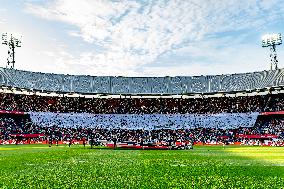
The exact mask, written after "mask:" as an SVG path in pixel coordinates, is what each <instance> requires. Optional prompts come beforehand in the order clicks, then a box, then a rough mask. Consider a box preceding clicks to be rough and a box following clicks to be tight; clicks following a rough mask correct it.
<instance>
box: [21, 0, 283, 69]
mask: <svg viewBox="0 0 284 189" xmlns="http://www.w3.org/2000/svg"><path fill="white" fill-rule="evenodd" d="M278 4H279V1H276V0H274V1H256V0H243V1H239V0H217V1H216V0H187V1H184V0H170V1H166V0H159V1H156V0H153V1H141V2H140V1H126V0H122V1H110V0H109V1H106V0H96V1H93V0H80V1H77V0H56V1H48V2H47V3H46V4H43V5H42V4H41V5H38V4H34V3H27V4H26V11H27V12H29V13H31V14H33V15H36V16H38V17H41V18H44V19H47V20H52V21H59V22H63V23H66V24H69V25H72V26H75V27H76V28H77V30H75V31H74V30H72V31H68V32H67V33H68V34H69V35H71V36H73V37H80V38H82V39H83V40H84V41H85V42H87V43H91V44H96V45H99V46H101V47H102V49H103V51H101V52H96V51H93V50H88V49H86V50H85V52H82V53H81V54H80V56H79V57H72V55H71V56H69V58H73V61H72V62H77V64H81V65H84V66H89V67H90V70H93V72H92V73H94V72H95V74H101V75H107V74H110V73H111V74H118V75H129V74H137V73H138V72H139V71H137V68H139V67H141V66H148V64H155V63H156V61H157V60H158V59H159V57H161V56H164V55H165V54H167V53H174V52H177V51H178V50H181V49H183V48H184V47H188V48H185V49H187V50H188V51H187V53H188V52H189V53H192V56H193V57H202V56H204V53H200V50H198V48H199V49H201V47H202V46H200V44H202V42H204V41H206V40H208V39H211V40H213V42H212V44H214V42H215V43H216V42H218V41H219V40H222V39H223V40H224V38H223V36H218V35H220V34H221V33H223V32H231V31H241V30H247V29H249V28H257V27H262V26H263V25H264V24H266V23H267V22H269V21H272V20H275V19H279V18H281V17H282V16H283V12H284V10H283V8H279V6H277V5H278ZM212 38H213V39H212ZM220 38H221V39H220ZM214 40H216V41H214ZM227 40H232V38H229V39H227ZM193 44H197V45H198V46H197V47H194V46H193ZM216 44H217V43H216ZM196 48H197V49H196ZM214 48H215V47H214V46H212V47H211V49H210V48H206V50H208V52H209V53H207V54H208V55H209V59H210V58H211V59H213V60H214V53H215V51H216V50H215V49H214ZM70 54H71V53H70ZM205 58H206V57H205ZM207 58H208V57H207ZM61 60H62V61H64V59H61ZM89 72H90V71H89Z"/></svg>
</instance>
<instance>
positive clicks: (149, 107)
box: [0, 93, 284, 114]
mask: <svg viewBox="0 0 284 189" xmlns="http://www.w3.org/2000/svg"><path fill="white" fill-rule="evenodd" d="M270 97H271V95H257V96H239V97H210V98H207V97H204V98H85V97H49V96H39V95H23V94H12V93H0V110H16V111H23V112H64V113H66V112H75V113H82V112H84V113H93V114H154V113H159V114H177V113H179V114H214V113H224V112H226V113H244V112H262V111H265V110H270V111H273V110H281V109H282V107H283V104H284V102H283V97H282V96H278V95H273V99H274V100H273V101H272V100H270V99H271V98H270Z"/></svg>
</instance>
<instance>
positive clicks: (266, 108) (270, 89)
mask: <svg viewBox="0 0 284 189" xmlns="http://www.w3.org/2000/svg"><path fill="white" fill-rule="evenodd" d="M0 13H1V12H0ZM0 24H1V19H0ZM8 37H9V35H7V34H3V35H2V40H4V42H3V43H2V44H4V45H8V46H9V48H10V50H11V51H9V53H8V54H9V58H12V60H9V58H8V59H7V66H6V68H4V67H0V86H1V87H0V188H282V187H283V186H284V174H283V173H284V167H283V165H284V69H283V68H278V67H277V66H278V65H277V64H278V60H277V54H276V45H280V44H281V43H282V39H281V34H278V35H277V36H276V37H277V40H275V39H274V37H275V35H266V36H265V37H266V38H271V39H269V40H268V39H266V40H263V41H262V46H263V47H271V49H272V50H271V54H270V58H271V69H270V70H264V71H255V72H247V73H234V74H226V73H223V74H220V75H214V74H212V75H200V76H164V77H158V76H152V77H150V76H149V77H146V76H145V77H142V76H139V77H138V76H137V77H136V76H134V77H133V76H132V77H130V76H129V77H127V76H96V75H91V76H90V75H87V74H86V75H70V74H58V73H47V72H44V71H42V72H34V71H31V70H28V69H27V70H22V69H16V68H14V65H15V59H14V58H15V52H14V50H15V48H16V47H21V46H20V45H18V42H19V41H17V39H16V38H13V36H12V35H11V39H7V38H8ZM11 65H12V66H11ZM273 66H274V68H273Z"/></svg>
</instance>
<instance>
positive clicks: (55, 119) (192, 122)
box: [30, 112, 259, 130]
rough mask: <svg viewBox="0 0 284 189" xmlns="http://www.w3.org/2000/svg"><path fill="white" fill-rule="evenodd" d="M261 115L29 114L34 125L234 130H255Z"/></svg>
mask: <svg viewBox="0 0 284 189" xmlns="http://www.w3.org/2000/svg"><path fill="white" fill-rule="evenodd" d="M258 115H259V113H222V114H87V113H50V112H30V117H31V120H32V122H33V123H35V124H37V125H40V126H45V127H51V126H54V125H56V126H59V127H79V126H80V127H85V128H105V129H114V128H121V129H145V130H152V129H186V128H187V129H192V128H200V127H203V128H219V129H234V128H239V127H253V126H254V124H255V122H256V119H257V116H258Z"/></svg>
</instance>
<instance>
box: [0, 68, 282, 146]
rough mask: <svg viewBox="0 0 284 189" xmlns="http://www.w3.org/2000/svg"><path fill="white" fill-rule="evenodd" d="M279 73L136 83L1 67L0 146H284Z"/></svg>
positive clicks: (154, 79)
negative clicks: (113, 143)
mask: <svg viewBox="0 0 284 189" xmlns="http://www.w3.org/2000/svg"><path fill="white" fill-rule="evenodd" d="M283 73H284V69H278V70H271V71H263V72H254V73H245V74H231V75H216V76H196V77H195V76H194V77H139V78H138V77H105V76H102V77H99V76H97V77H95V76H74V75H59V74H46V73H35V72H28V71H20V70H14V69H7V68H0V84H1V85H2V87H1V93H0V118H1V119H0V144H8V143H19V142H20V143H30V142H31V141H33V142H46V141H48V142H47V143H50V142H51V143H52V141H57V142H58V141H60V142H64V141H65V143H66V141H82V140H89V141H114V140H115V141H117V142H125V141H128V142H132V143H133V142H135V143H141V142H142V143H153V144H154V143H155V144H158V143H159V144H160V143H163V142H165V143H168V144H169V143H170V144H176V142H192V143H195V144H221V143H228V144H229V143H230V144H244V145H279V146H283V145H284V143H283V139H284V127H283V123H284V122H283V121H284V116H283V115H284V112H283V111H284V95H283V92H282V86H283V84H284V81H283ZM70 93H71V94H72V95H71V96H70V95H69V94H70ZM44 94H45V95H44ZM47 94H48V95H47ZM197 94H198V95H199V96H196V95H197ZM212 94H213V96H212ZM238 94H239V95H238ZM240 94H241V95H240ZM96 95H97V96H96ZM112 95H116V96H115V97H113V96H112ZM153 95H154V96H153ZM175 95H179V96H178V97H176V96H175ZM210 95H211V96H210Z"/></svg>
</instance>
